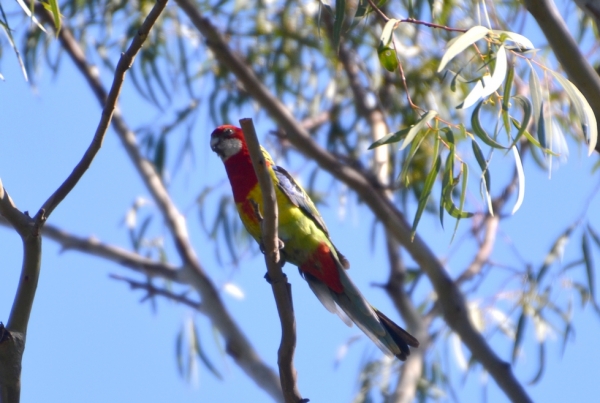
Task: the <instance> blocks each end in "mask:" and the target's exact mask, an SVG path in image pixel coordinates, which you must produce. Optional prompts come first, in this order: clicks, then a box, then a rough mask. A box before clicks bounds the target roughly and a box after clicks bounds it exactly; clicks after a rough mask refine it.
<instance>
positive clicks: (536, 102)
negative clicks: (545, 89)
mask: <svg viewBox="0 0 600 403" xmlns="http://www.w3.org/2000/svg"><path fill="white" fill-rule="evenodd" d="M527 63H528V64H529V67H530V69H531V73H530V74H529V93H530V94H531V102H532V103H533V119H534V121H535V123H536V124H537V123H538V122H539V121H540V115H541V111H542V87H541V85H540V79H539V78H538V75H537V72H536V71H535V68H534V67H533V65H532V64H531V63H530V62H529V61H527Z"/></svg>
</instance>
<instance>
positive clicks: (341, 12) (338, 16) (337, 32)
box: [333, 0, 346, 54]
mask: <svg viewBox="0 0 600 403" xmlns="http://www.w3.org/2000/svg"><path fill="white" fill-rule="evenodd" d="M345 15H346V0H336V2H335V21H334V23H333V49H334V51H335V53H336V54H337V51H338V47H339V46H340V39H341V37H342V25H343V23H344V17H345Z"/></svg>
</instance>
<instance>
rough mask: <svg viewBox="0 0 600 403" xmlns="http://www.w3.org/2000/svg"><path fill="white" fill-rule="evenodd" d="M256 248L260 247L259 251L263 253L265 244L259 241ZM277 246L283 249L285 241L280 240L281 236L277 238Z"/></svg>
mask: <svg viewBox="0 0 600 403" xmlns="http://www.w3.org/2000/svg"><path fill="white" fill-rule="evenodd" d="M258 248H259V249H260V252H261V253H262V254H263V255H264V254H265V244H264V243H263V242H262V241H261V242H259V244H258ZM277 248H279V250H283V248H285V242H283V241H282V240H281V238H277Z"/></svg>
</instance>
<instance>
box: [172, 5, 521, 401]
mask: <svg viewBox="0 0 600 403" xmlns="http://www.w3.org/2000/svg"><path fill="white" fill-rule="evenodd" d="M176 1H177V4H179V5H180V7H181V8H182V9H183V10H184V12H185V13H186V14H187V15H188V17H189V18H190V20H191V21H192V23H193V24H194V26H195V27H196V28H197V29H198V30H199V31H200V32H201V33H202V34H203V35H204V36H205V38H206V43H207V45H208V47H209V48H210V49H211V50H212V52H213V53H214V55H215V57H216V58H217V60H218V61H219V62H220V63H221V65H222V66H223V67H225V68H228V69H229V70H230V71H231V72H232V73H233V74H235V75H236V77H237V78H238V80H239V81H240V82H241V83H242V84H243V86H244V88H246V90H247V91H248V92H249V93H250V94H252V95H253V97H254V99H255V100H256V101H257V102H259V104H260V105H261V106H262V107H263V108H264V109H265V110H266V111H267V112H268V113H269V114H270V115H271V116H272V117H273V119H275V120H276V121H277V122H278V123H279V125H281V127H282V128H283V129H284V130H285V131H286V134H287V136H288V139H289V141H290V142H291V143H292V144H294V146H295V147H296V148H297V149H298V150H299V151H300V152H301V153H303V154H304V155H306V156H308V157H309V158H311V159H312V160H314V161H315V162H316V163H317V164H318V165H319V166H320V167H321V168H323V169H325V170H327V171H328V172H329V173H330V174H331V175H333V176H334V177H335V178H337V179H338V180H340V181H342V182H343V183H345V184H346V185H347V186H349V187H350V188H352V189H353V190H354V191H355V192H356V193H357V194H358V195H359V196H360V197H361V198H362V200H363V201H364V202H365V203H366V204H367V205H368V206H369V208H370V209H371V210H372V211H373V213H374V214H375V215H376V216H377V218H378V219H379V220H381V222H383V223H384V224H385V226H386V228H387V229H388V230H389V231H390V233H391V234H393V236H394V237H395V238H396V240H398V241H399V242H400V243H401V244H402V245H403V246H404V247H405V248H406V250H407V251H408V252H409V253H410V254H411V256H412V257H413V259H414V260H415V261H416V262H417V263H418V264H419V265H420V267H421V269H422V270H423V271H424V272H425V273H426V274H427V276H428V277H429V279H430V281H431V283H432V285H433V287H434V289H435V291H436V293H437V296H438V298H439V300H440V304H441V305H442V308H443V314H444V318H445V320H446V323H448V325H449V326H450V327H451V328H452V330H453V331H455V332H456V333H457V334H459V335H460V337H461V339H462V341H463V343H465V345H466V346H467V347H468V348H469V349H470V350H471V352H472V354H473V357H474V358H475V359H476V360H478V361H479V362H481V364H482V365H483V366H484V368H485V369H486V370H487V371H488V372H489V373H490V374H491V375H492V377H493V378H494V380H495V381H496V382H497V383H498V385H499V386H500V388H501V389H502V390H503V391H504V393H506V394H507V396H508V397H509V398H510V399H512V400H514V401H523V402H525V401H531V399H530V398H529V396H528V395H527V393H526V392H525V390H524V388H523V386H522V385H521V384H520V383H519V382H518V380H517V379H516V378H515V376H514V374H513V372H512V370H511V367H510V364H508V363H507V362H505V361H503V360H501V359H500V358H499V357H498V356H497V355H496V354H495V353H494V351H493V350H492V349H491V348H490V346H489V345H488V344H487V342H486V340H485V339H484V338H483V336H482V335H481V334H480V333H479V332H478V331H477V330H476V329H475V327H474V326H473V324H472V323H471V321H470V318H469V315H468V311H467V306H466V303H465V300H464V296H463V295H462V293H461V292H460V290H459V289H458V287H457V286H456V284H455V283H454V282H453V281H452V279H451V278H450V276H449V275H448V273H447V272H446V270H445V269H444V267H443V266H442V264H441V263H440V261H439V260H438V259H437V258H436V256H435V255H434V254H433V252H432V251H431V249H430V248H429V247H428V246H427V244H426V243H425V242H424V241H423V240H422V239H421V238H420V237H419V236H418V235H417V236H415V238H414V241H412V242H411V236H410V232H411V231H410V230H411V227H410V225H409V224H408V222H407V221H406V219H405V217H404V216H403V215H402V213H400V212H399V211H398V209H397V208H396V207H395V206H394V205H393V204H392V202H391V201H390V200H388V198H387V197H386V195H385V194H384V192H382V190H381V189H379V188H375V187H374V186H373V185H372V184H371V183H370V182H369V180H368V179H367V178H366V177H365V175H363V174H362V173H361V172H360V171H358V170H356V169H354V168H352V167H350V166H347V165H344V164H343V163H341V162H339V161H338V160H337V159H336V158H335V156H334V155H332V154H331V153H329V152H327V151H326V150H324V149H323V148H322V147H320V146H319V145H318V144H317V143H316V142H315V140H313V139H312V138H311V137H310V135H309V134H308V133H307V132H306V130H305V129H304V128H303V127H302V126H301V125H300V124H299V123H298V122H297V121H296V120H295V119H294V117H293V116H292V114H291V113H290V112H289V110H287V109H286V107H285V106H284V105H283V104H282V103H281V101H280V100H279V99H278V98H277V97H275V96H274V95H273V94H272V93H270V92H269V90H268V89H267V88H266V86H265V85H264V84H263V83H262V82H261V81H260V80H258V79H257V77H256V76H255V74H254V72H253V71H252V70H251V69H250V68H249V67H248V66H247V65H246V64H245V63H243V62H242V61H241V60H240V59H239V57H238V56H237V55H235V54H234V53H233V52H232V51H231V49H230V48H229V47H228V45H227V43H226V42H225V41H224V39H223V38H222V36H221V34H220V33H219V31H218V30H217V29H216V28H215V27H214V25H213V24H212V23H211V21H210V20H209V19H208V18H205V17H203V16H202V15H201V14H200V13H199V11H198V10H197V8H196V7H195V6H194V5H193V4H192V3H191V2H190V1H189V0H176Z"/></svg>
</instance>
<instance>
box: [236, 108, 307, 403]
mask: <svg viewBox="0 0 600 403" xmlns="http://www.w3.org/2000/svg"><path fill="white" fill-rule="evenodd" d="M240 125H241V127H242V130H243V132H244V137H245V138H246V144H247V145H248V151H249V152H250V159H251V160H252V165H253V166H254V172H255V173H256V177H257V178H258V184H259V186H260V190H261V193H262V199H263V215H264V217H263V219H262V221H261V233H262V242H263V248H264V251H265V263H266V265H267V270H268V276H269V280H270V281H269V282H270V283H271V287H272V289H273V295H274V296H275V303H276V305H277V312H278V313H279V319H280V321H281V343H280V345H279V352H278V360H277V364H278V365H279V379H280V380H281V387H282V389H283V397H284V398H285V401H286V403H299V402H303V401H305V400H304V399H302V395H301V394H300V391H299V390H298V385H297V383H296V377H297V373H296V369H295V368H294V352H295V350H296V319H295V318H294V306H293V304H292V292H291V291H292V287H291V285H290V284H289V283H288V281H287V277H286V276H285V274H283V271H282V270H281V268H282V266H283V263H284V262H283V261H281V260H280V257H279V247H280V241H279V236H278V234H277V223H278V211H277V197H276V195H275V188H274V187H273V181H272V180H271V175H270V174H269V170H268V169H267V161H265V157H264V155H263V153H262V151H261V149H260V144H259V143H258V138H257V136H256V131H255V130H254V124H253V123H252V119H240Z"/></svg>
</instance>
